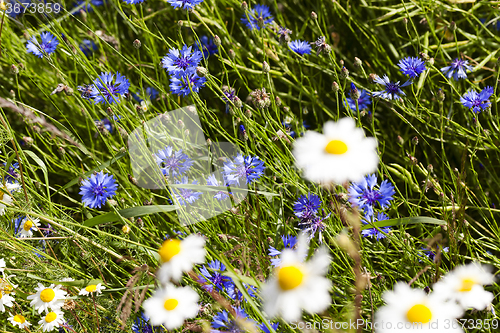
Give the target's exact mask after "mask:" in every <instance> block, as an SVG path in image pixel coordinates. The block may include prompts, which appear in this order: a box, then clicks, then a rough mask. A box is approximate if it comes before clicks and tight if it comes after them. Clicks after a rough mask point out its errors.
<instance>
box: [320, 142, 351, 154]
mask: <svg viewBox="0 0 500 333" xmlns="http://www.w3.org/2000/svg"><path fill="white" fill-rule="evenodd" d="M347 150H348V149H347V145H346V144H345V142H344V141H340V140H331V141H330V142H328V144H327V145H326V147H325V151H326V152H327V153H328V154H333V155H342V154H345V153H346V152H347Z"/></svg>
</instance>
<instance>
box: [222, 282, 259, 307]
mask: <svg viewBox="0 0 500 333" xmlns="http://www.w3.org/2000/svg"><path fill="white" fill-rule="evenodd" d="M242 286H243V288H245V290H246V292H247V293H248V295H249V296H250V297H256V296H257V294H256V293H255V292H256V291H257V288H256V287H254V286H251V285H248V284H246V283H242ZM224 287H225V288H226V293H227V295H228V296H229V298H231V299H232V300H233V301H235V302H240V303H241V302H242V301H244V300H245V301H246V299H244V298H243V294H242V293H241V291H240V290H239V289H238V288H237V287H236V285H235V284H234V283H233V281H232V280H231V281H230V282H227V283H226V284H225V285H224Z"/></svg>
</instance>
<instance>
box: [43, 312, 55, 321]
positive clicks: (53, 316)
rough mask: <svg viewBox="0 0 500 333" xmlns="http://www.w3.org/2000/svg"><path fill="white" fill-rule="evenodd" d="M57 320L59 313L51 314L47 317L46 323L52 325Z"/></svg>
mask: <svg viewBox="0 0 500 333" xmlns="http://www.w3.org/2000/svg"><path fill="white" fill-rule="evenodd" d="M56 318H57V313H55V312H49V313H48V314H47V315H46V316H45V321H46V322H47V323H51V322H53V321H54V320H56Z"/></svg>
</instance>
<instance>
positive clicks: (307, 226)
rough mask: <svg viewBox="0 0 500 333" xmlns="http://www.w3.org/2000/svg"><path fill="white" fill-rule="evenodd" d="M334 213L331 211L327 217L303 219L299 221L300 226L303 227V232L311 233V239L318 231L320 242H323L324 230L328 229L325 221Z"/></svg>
mask: <svg viewBox="0 0 500 333" xmlns="http://www.w3.org/2000/svg"><path fill="white" fill-rule="evenodd" d="M330 215H332V214H331V213H329V214H328V215H327V216H325V217H320V216H314V217H312V218H309V219H302V220H301V221H300V222H299V227H300V228H301V229H302V232H303V233H306V234H309V239H313V238H314V236H315V235H316V233H318V239H319V242H320V243H322V242H323V231H325V229H326V224H325V223H324V222H323V221H324V220H326V219H327V218H329V217H330Z"/></svg>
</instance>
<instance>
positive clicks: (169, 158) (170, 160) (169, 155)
mask: <svg viewBox="0 0 500 333" xmlns="http://www.w3.org/2000/svg"><path fill="white" fill-rule="evenodd" d="M153 157H154V158H155V160H156V164H158V166H159V167H160V169H161V172H162V173H163V175H164V176H172V177H176V176H180V175H182V174H183V173H185V172H187V171H188V170H189V169H190V168H191V166H192V165H193V160H192V159H190V158H189V157H188V156H187V155H186V154H184V153H183V152H182V149H179V150H176V151H174V149H173V148H172V147H171V146H166V147H165V148H164V149H160V150H158V152H157V153H156V154H153Z"/></svg>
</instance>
